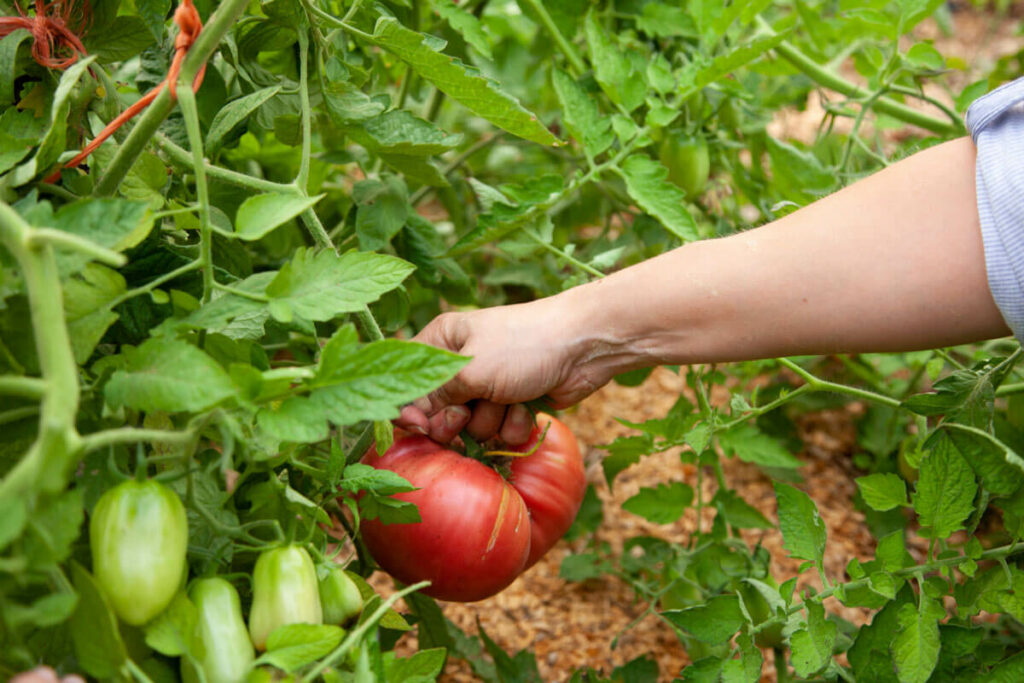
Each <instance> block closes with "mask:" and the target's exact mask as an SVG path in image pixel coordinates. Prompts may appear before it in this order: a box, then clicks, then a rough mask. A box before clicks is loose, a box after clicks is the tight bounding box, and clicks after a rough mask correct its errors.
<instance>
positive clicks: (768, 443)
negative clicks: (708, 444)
mask: <svg viewBox="0 0 1024 683" xmlns="http://www.w3.org/2000/svg"><path fill="white" fill-rule="evenodd" d="M716 436H717V438H718V443H719V445H720V446H721V447H722V450H723V451H725V452H726V453H728V454H735V455H736V456H737V457H739V459H740V460H742V461H744V462H752V463H754V464H755V465H761V466H762V467H787V468H794V467H800V466H801V465H803V463H802V462H800V460H799V458H796V457H795V456H793V454H791V453H790V452H789V451H788V450H787V449H786V447H785V446H783V445H782V444H781V443H779V442H778V441H777V440H776V439H773V438H772V437H770V436H768V435H767V434H765V433H763V432H762V431H761V430H760V429H758V428H757V426H756V425H754V424H753V423H751V422H744V423H741V424H738V425H736V426H735V427H733V428H732V429H729V430H726V431H724V432H718V433H717V435H716Z"/></svg>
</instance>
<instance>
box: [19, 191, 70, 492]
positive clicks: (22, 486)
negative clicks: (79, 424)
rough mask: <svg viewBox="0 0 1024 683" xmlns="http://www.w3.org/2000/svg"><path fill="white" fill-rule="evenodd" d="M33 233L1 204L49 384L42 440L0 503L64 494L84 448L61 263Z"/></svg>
mask: <svg viewBox="0 0 1024 683" xmlns="http://www.w3.org/2000/svg"><path fill="white" fill-rule="evenodd" d="M33 230H34V228H32V227H31V226H30V225H29V224H28V223H26V222H25V220H24V219H23V218H22V217H21V216H20V215H19V214H18V213H17V212H16V211H15V210H14V209H12V208H11V207H10V206H8V205H7V204H5V203H3V202H0V243H2V244H3V245H4V246H6V247H7V250H8V251H9V252H10V253H11V255H12V256H13V257H14V258H15V259H16V260H17V261H18V265H19V266H20V267H21V272H22V275H23V277H24V278H25V289H26V290H27V292H28V299H29V310H30V311H31V315H32V333H33V336H34V338H35V345H36V354H37V355H38V357H39V367H40V370H41V374H42V380H41V381H42V382H44V383H45V386H44V391H43V393H42V395H41V399H42V401H41V404H40V407H39V408H40V416H39V433H38V436H37V438H36V440H35V442H34V443H33V444H32V446H31V447H29V450H28V451H27V452H26V453H25V454H24V455H23V456H22V458H21V460H19V461H18V463H17V464H16V465H15V466H14V467H13V468H12V469H11V470H10V471H9V472H8V473H7V476H5V477H4V479H3V481H0V499H6V498H9V497H14V496H20V497H23V498H28V499H30V500H31V499H32V498H34V496H35V494H36V493H37V492H38V491H40V490H42V491H47V492H56V491H59V490H61V489H62V488H63V487H64V486H65V485H66V483H67V477H68V475H69V474H70V471H71V467H72V465H73V464H74V462H75V456H76V455H77V452H78V450H79V445H80V437H79V436H78V432H77V430H76V429H75V416H76V414H77V413H78V401H79V385H78V366H77V365H76V363H75V357H74V354H73V353H72V348H71V339H70V338H69V337H68V330H67V325H66V323H65V321H64V297H63V296H61V292H62V289H61V284H60V274H59V273H58V271H57V260H56V258H55V256H54V253H53V247H52V246H51V245H50V244H49V242H47V241H45V240H43V241H41V242H38V241H37V242H34V243H33V240H32V239H31V234H32V232H33ZM26 386H27V385H26Z"/></svg>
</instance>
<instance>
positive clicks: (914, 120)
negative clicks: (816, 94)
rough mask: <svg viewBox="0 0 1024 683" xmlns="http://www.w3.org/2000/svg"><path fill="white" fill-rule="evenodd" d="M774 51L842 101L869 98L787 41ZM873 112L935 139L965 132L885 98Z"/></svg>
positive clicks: (763, 25)
mask: <svg viewBox="0 0 1024 683" xmlns="http://www.w3.org/2000/svg"><path fill="white" fill-rule="evenodd" d="M757 23H758V26H759V27H760V28H762V29H763V30H765V31H766V32H767V33H768V34H769V35H776V32H775V30H774V29H773V28H772V27H771V25H770V24H769V23H768V22H767V21H765V20H764V19H763V18H761V17H760V16H758V17H757ZM775 51H776V52H778V53H779V55H780V56H781V57H782V58H783V59H785V60H786V61H788V62H789V63H790V64H792V65H793V66H795V67H796V68H797V69H798V70H799V71H801V72H802V73H803V74H804V75H805V76H807V77H808V78H810V79H811V80H812V81H814V82H815V83H817V84H818V85H821V86H824V87H826V88H829V89H830V90H835V91H836V92H838V93H840V94H842V95H845V96H846V97H849V98H852V99H856V100H867V99H869V98H870V97H871V93H870V92H869V91H867V90H865V89H864V88H862V87H860V86H859V85H857V84H855V83H851V82H850V81H848V80H846V79H845V78H843V77H842V76H840V75H839V74H837V73H836V72H834V71H832V70H831V69H829V68H827V67H825V66H822V65H821V64H818V63H817V62H815V61H814V60H813V59H811V58H810V57H808V56H807V55H805V54H804V53H803V52H801V51H800V50H798V49H797V48H796V47H795V46H794V45H793V44H792V43H790V42H789V41H786V40H784V41H782V42H781V43H779V44H778V45H776V46H775ZM874 109H875V111H878V112H881V113H882V114H887V115H889V116H892V117H893V118H896V119H899V120H900V121H903V122H904V123H909V124H911V125H914V126H918V127H920V128H924V129H925V130H927V131H930V132H932V133H935V134H936V135H956V134H962V133H963V132H964V130H965V129H964V124H963V122H962V121H961V120H960V119H959V117H956V118H953V119H952V120H951V121H946V120H943V119H939V118H935V117H934V116H930V115H928V114H925V113H924V112H920V111H917V110H916V109H911V108H910V107H908V106H907V105H905V104H900V103H899V102H896V101H895V100H891V99H889V98H887V97H879V98H878V99H877V100H876V101H875V104H874Z"/></svg>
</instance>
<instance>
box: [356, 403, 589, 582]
mask: <svg viewBox="0 0 1024 683" xmlns="http://www.w3.org/2000/svg"><path fill="white" fill-rule="evenodd" d="M542 438H543V441H541V439H542ZM514 451H515V452H519V453H530V454H529V455H527V456H525V457H514V458H510V460H511V463H510V465H509V468H508V469H509V476H508V478H507V479H506V478H505V477H503V476H502V475H501V474H499V473H498V471H496V470H495V469H494V468H493V467H490V466H488V465H487V464H484V463H483V462H480V461H478V460H474V459H473V458H470V457H467V456H464V455H461V454H459V453H456V452H455V451H452V450H449V449H447V448H445V447H444V446H441V445H439V444H437V443H435V442H433V441H431V440H430V439H428V438H427V437H425V436H408V437H404V438H400V439H398V440H397V441H396V442H395V444H394V446H392V447H391V449H389V450H388V451H387V452H386V453H384V455H378V454H377V453H375V452H371V453H369V454H367V456H366V457H365V458H364V459H363V462H364V463H366V464H368V465H371V466H373V467H375V468H378V469H386V470H390V471H392V472H395V473H396V474H399V475H400V476H402V477H404V478H405V479H406V480H408V481H409V483H411V484H412V485H413V486H415V487H417V490H415V491H411V492H409V493H400V494H397V495H396V496H395V497H396V498H400V499H402V500H405V501H408V502H410V503H413V504H415V505H416V507H417V508H418V509H419V513H420V517H421V521H420V522H418V523H415V524H383V523H381V522H380V521H379V520H365V521H364V522H363V525H362V536H363V540H364V541H365V542H366V545H367V547H368V548H369V550H370V552H371V553H372V554H373V557H374V559H375V560H377V563H378V564H380V566H381V567H382V568H384V570H385V571H387V572H388V573H389V574H391V575H392V576H394V577H395V578H396V579H398V580H400V581H402V582H404V583H415V582H418V581H422V580H424V579H426V580H429V581H430V582H431V585H430V587H429V588H426V589H424V591H423V592H424V593H426V594H427V595H430V596H432V597H435V598H438V599H441V600H451V601H456V602H472V601H475V600H482V599H484V598H486V597H489V596H491V595H494V594H495V593H497V592H499V591H501V590H502V589H504V588H505V587H506V586H508V585H509V584H510V583H512V582H513V581H514V580H515V579H516V577H517V576H519V574H521V573H522V572H523V571H524V570H526V569H527V568H528V567H530V566H532V565H533V564H534V563H535V562H537V560H539V559H540V558H541V557H542V556H543V555H544V553H546V552H547V551H548V550H550V549H551V547H552V546H553V545H554V544H555V543H556V542H557V541H558V539H560V538H561V537H562V536H563V535H564V534H565V532H566V531H567V530H568V529H569V526H570V525H571V524H572V522H573V519H575V517H576V513H577V511H578V510H579V507H580V503H581V502H582V500H583V494H584V492H585V489H586V482H585V479H584V472H583V458H582V457H581V456H580V451H579V446H578V445H577V443H576V439H575V437H574V436H573V435H572V432H570V431H569V428H568V427H566V426H565V425H564V424H563V423H562V422H560V421H558V420H557V419H555V418H553V417H551V416H550V415H544V414H541V415H538V416H537V426H536V427H535V428H534V430H533V433H532V434H531V436H530V439H529V440H528V441H527V443H526V444H524V445H522V446H519V447H517V448H515V449H514Z"/></svg>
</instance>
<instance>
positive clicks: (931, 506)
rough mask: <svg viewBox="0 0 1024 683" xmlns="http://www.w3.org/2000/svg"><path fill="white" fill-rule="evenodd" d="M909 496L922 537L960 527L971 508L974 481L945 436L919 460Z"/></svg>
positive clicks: (937, 535)
mask: <svg viewBox="0 0 1024 683" xmlns="http://www.w3.org/2000/svg"><path fill="white" fill-rule="evenodd" d="M919 472H920V474H919V476H918V479H917V486H916V491H915V493H914V496H913V500H914V510H915V511H916V512H917V515H918V522H919V523H920V524H921V529H920V531H919V532H918V533H919V534H920V535H921V536H922V537H924V538H939V539H941V538H947V537H949V535H950V534H952V533H953V532H954V531H957V530H959V529H962V528H963V523H964V521H966V520H967V518H968V517H969V516H970V515H971V513H972V512H973V511H974V495H975V494H976V493H977V491H978V484H977V482H976V481H975V479H974V472H972V471H971V468H970V466H968V464H967V462H966V461H964V459H963V457H961V455H960V453H959V451H957V450H956V449H955V448H954V447H953V445H952V442H951V441H949V440H948V439H945V440H941V441H939V442H938V443H937V444H936V446H935V448H933V449H932V451H931V452H930V453H929V454H928V455H927V456H925V458H924V459H923V460H922V461H921V467H920V471H919Z"/></svg>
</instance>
